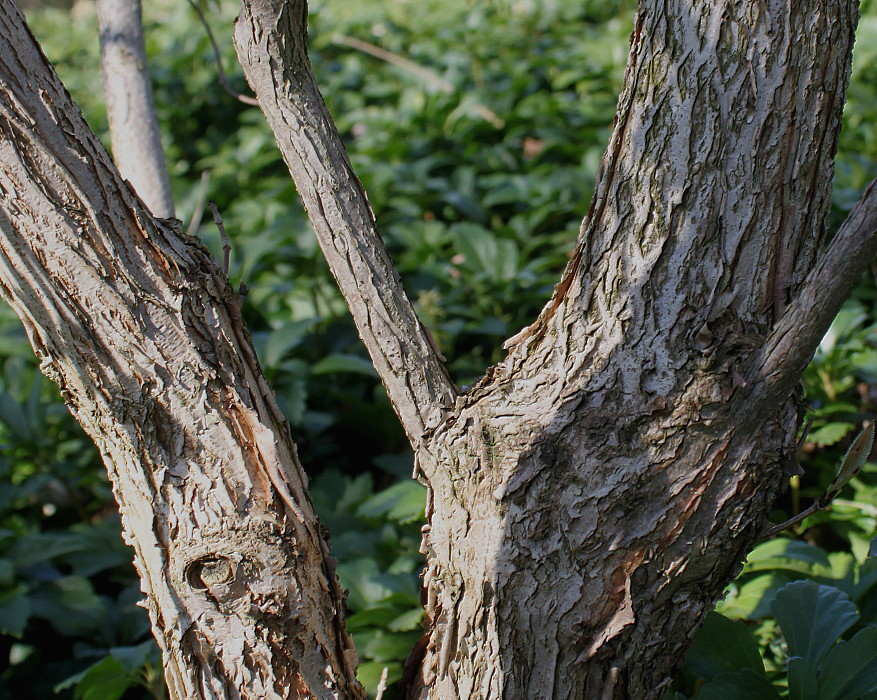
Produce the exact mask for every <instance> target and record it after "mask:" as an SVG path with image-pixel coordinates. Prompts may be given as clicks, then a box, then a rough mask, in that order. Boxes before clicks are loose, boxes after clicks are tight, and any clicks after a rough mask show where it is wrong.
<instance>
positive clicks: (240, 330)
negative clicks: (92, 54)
mask: <svg viewBox="0 0 877 700" xmlns="http://www.w3.org/2000/svg"><path fill="white" fill-rule="evenodd" d="M0 37H2V41H0V294H2V296H3V298H4V299H5V300H6V301H8V302H9V303H10V304H11V305H12V307H13V308H14V309H15V311H16V312H17V313H18V314H19V316H20V317H21V320H22V321H23V323H24V326H25V328H26V330H27V333H28V335H29V337H30V340H31V343H32V344H33V347H34V350H35V351H36V353H37V355H38V356H39V357H40V359H41V360H42V366H41V367H42V369H43V371H44V372H45V373H46V374H47V375H48V376H49V377H51V378H52V379H54V380H55V381H56V382H57V383H58V384H59V385H60V387H61V391H62V393H63V395H64V398H65V400H66V401H67V403H68V405H69V406H70V409H71V411H72V412H73V414H74V416H75V417H76V418H77V420H78V421H79V422H80V423H81V424H82V426H83V427H84V428H85V430H86V431H87V432H88V434H89V435H90V436H91V437H92V438H93V439H94V441H95V443H96V444H97V446H98V448H99V449H100V451H101V454H102V456H103V459H104V462H105V463H106V466H107V469H108V471H109V474H110V477H111V479H112V483H113V489H114V493H115V496H116V499H117V500H118V502H119V506H120V509H121V513H122V523H123V527H124V532H125V538H126V540H127V541H128V542H129V543H130V544H131V545H132V546H133V547H134V550H135V552H136V560H135V564H136V566H137V569H138V572H139V573H140V576H141V579H142V582H143V591H144V592H145V593H146V606H147V608H148V610H149V613H150V617H151V619H152V625H153V630H154V632H155V636H156V638H157V639H158V643H159V645H160V646H161V648H162V651H163V653H164V664H165V675H166V678H167V682H168V686H169V688H170V692H171V697H173V698H177V699H180V700H182V699H186V700H191V699H195V698H252V699H253V700H262V699H265V698H287V697H307V698H312V697H317V698H350V697H353V698H358V697H363V693H362V690H361V688H360V687H359V686H358V685H357V684H356V681H355V679H354V667H355V664H356V657H355V653H354V651H353V649H352V645H351V643H350V640H349V639H348V637H347V635H346V633H345V631H344V625H343V597H342V595H341V592H340V591H339V590H338V585H337V581H336V578H335V574H334V570H333V566H332V564H331V560H330V559H329V557H328V549H327V547H326V544H325V542H324V540H323V534H322V532H321V531H320V525H319V523H318V521H317V519H316V517H315V515H314V513H313V508H312V506H311V502H310V497H309V496H308V493H307V490H306V478H305V475H304V473H303V472H302V469H301V466H300V465H299V463H298V460H297V457H296V454H295V447H294V445H293V443H292V440H291V438H290V434H289V428H288V425H287V423H286V421H285V420H284V419H283V416H282V415H281V413H280V411H279V409H278V408H277V405H276V403H275V401H274V397H273V394H272V393H271V390H270V389H269V388H268V385H267V384H266V382H265V380H264V378H263V377H262V374H261V371H260V369H259V367H258V364H257V362H256V358H255V355H254V354H253V350H252V347H251V344H250V340H249V336H248V334H247V332H246V329H245V328H244V325H243V322H242V320H241V315H240V309H239V307H238V301H237V298H236V295H235V294H234V293H233V292H232V290H231V288H230V287H229V286H228V283H227V280H226V279H225V276H224V275H223V274H222V273H221V272H220V271H219V269H218V267H217V265H216V263H215V261H214V260H213V259H212V258H211V256H210V255H209V253H207V251H206V250H204V249H203V248H202V247H201V246H200V245H199V243H198V242H197V241H196V240H194V239H189V238H187V237H186V236H184V235H183V234H182V233H181V232H180V231H179V229H178V228H177V227H175V226H173V225H169V224H168V222H163V223H162V222H158V221H156V220H154V219H153V218H152V217H151V216H150V215H149V213H148V211H147V210H146V209H145V207H144V206H143V204H142V203H141V202H140V201H139V200H138V199H137V197H136V196H135V195H134V193H133V192H132V190H131V189H130V187H128V186H127V184H125V183H124V182H123V180H122V179H121V177H120V176H119V174H118V173H117V172H116V170H115V168H114V167H113V165H112V163H111V161H110V159H109V156H108V155H107V153H106V151H105V150H104V149H103V147H102V146H101V145H100V143H99V141H98V140H97V138H96V137H95V136H94V135H93V134H92V133H91V132H90V131H89V130H88V127H87V126H86V125H85V123H84V122H83V120H82V116H81V115H80V113H79V110H78V108H76V106H75V105H74V104H73V103H72V101H71V100H70V97H69V95H67V93H66V92H65V91H64V89H63V87H62V86H61V84H60V83H59V82H58V79H57V77H56V76H55V75H54V73H53V72H52V71H51V68H50V67H49V65H48V63H47V62H46V60H45V58H44V57H43V56H42V54H41V53H40V52H39V49H38V48H37V46H36V44H35V42H34V41H33V38H32V36H31V35H30V32H29V31H28V30H27V28H26V27H25V25H24V21H23V19H22V17H21V15H20V14H19V12H18V10H17V9H16V8H15V7H14V5H12V4H11V2H9V0H0Z"/></svg>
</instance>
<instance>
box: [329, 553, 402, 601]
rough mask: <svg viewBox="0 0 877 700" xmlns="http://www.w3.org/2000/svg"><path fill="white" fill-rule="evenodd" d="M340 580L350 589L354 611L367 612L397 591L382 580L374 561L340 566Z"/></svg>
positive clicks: (357, 560) (363, 560)
mask: <svg viewBox="0 0 877 700" xmlns="http://www.w3.org/2000/svg"><path fill="white" fill-rule="evenodd" d="M337 573H338V579H339V580H340V581H341V585H342V587H344V588H347V589H349V591H350V595H349V596H348V603H349V604H350V607H351V608H352V609H353V610H367V609H369V608H372V607H377V606H378V603H381V602H383V601H384V600H386V599H387V598H389V597H390V596H391V595H392V594H393V593H394V592H395V591H394V590H393V588H391V587H390V586H388V585H386V582H384V581H382V580H381V579H380V571H379V570H378V565H377V563H376V562H375V560H374V559H353V560H351V561H347V562H343V563H342V564H339V565H338V569H337Z"/></svg>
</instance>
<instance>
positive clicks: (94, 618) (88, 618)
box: [30, 576, 105, 636]
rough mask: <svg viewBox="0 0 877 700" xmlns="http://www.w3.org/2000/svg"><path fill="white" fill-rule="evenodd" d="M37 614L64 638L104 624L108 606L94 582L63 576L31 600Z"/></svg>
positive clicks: (38, 591)
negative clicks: (106, 606)
mask: <svg viewBox="0 0 877 700" xmlns="http://www.w3.org/2000/svg"><path fill="white" fill-rule="evenodd" d="M30 600H31V607H32V609H33V614H34V615H35V616H37V617H41V618H43V619H45V620H48V621H49V622H51V623H52V625H53V626H54V627H55V629H57V630H58V631H59V632H61V633H62V634H67V635H71V636H74V635H78V634H82V633H83V632H84V631H85V630H89V629H93V628H95V627H97V626H98V625H100V624H101V622H102V621H103V617H104V614H105V608H104V603H103V601H102V600H101V598H100V597H99V596H98V595H97V594H96V593H95V592H94V588H93V587H92V585H91V581H89V580H88V579H85V578H82V577H80V576H63V577H61V578H59V579H56V580H54V581H52V582H51V583H50V584H47V585H45V586H44V587H41V588H39V589H36V590H34V591H33V592H32V593H31V596H30Z"/></svg>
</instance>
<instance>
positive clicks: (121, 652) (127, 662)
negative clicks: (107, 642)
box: [110, 639, 158, 674]
mask: <svg viewBox="0 0 877 700" xmlns="http://www.w3.org/2000/svg"><path fill="white" fill-rule="evenodd" d="M157 654H158V647H157V646H156V644H155V641H154V640H152V639H148V640H146V641H145V642H143V643H142V644H135V645H133V646H127V647H113V648H112V649H110V656H112V657H113V658H114V659H115V660H116V661H118V662H119V663H120V664H121V666H122V668H124V669H125V670H126V671H127V672H128V673H130V674H134V673H136V672H137V671H138V670H139V669H140V668H141V667H142V666H143V665H144V664H145V663H146V662H147V661H148V660H149V659H150V657H154V658H155V659H156V660H158V659H157Z"/></svg>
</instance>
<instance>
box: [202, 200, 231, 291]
mask: <svg viewBox="0 0 877 700" xmlns="http://www.w3.org/2000/svg"><path fill="white" fill-rule="evenodd" d="M207 206H209V207H210V211H211V212H212V214H213V223H214V224H216V228H218V229H219V235H220V236H221V237H222V271H223V272H224V273H225V274H226V276H228V265H229V259H230V257H231V243H230V242H229V240H228V233H226V231H225V222H224V221H223V220H222V216H221V215H220V213H219V208H218V207H217V206H216V202H208V204H207Z"/></svg>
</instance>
